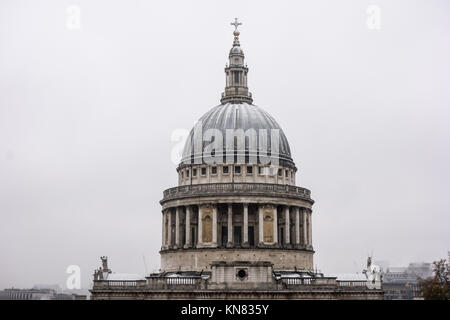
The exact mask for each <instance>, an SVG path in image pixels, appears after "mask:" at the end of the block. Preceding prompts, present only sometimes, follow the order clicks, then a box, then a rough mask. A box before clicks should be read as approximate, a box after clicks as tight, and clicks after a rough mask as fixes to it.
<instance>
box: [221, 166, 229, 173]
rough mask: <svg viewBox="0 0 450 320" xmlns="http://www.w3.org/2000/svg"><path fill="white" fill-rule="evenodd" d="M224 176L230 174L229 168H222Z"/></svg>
mask: <svg viewBox="0 0 450 320" xmlns="http://www.w3.org/2000/svg"><path fill="white" fill-rule="evenodd" d="M222 171H223V173H224V174H228V166H225V167H223V168H222Z"/></svg>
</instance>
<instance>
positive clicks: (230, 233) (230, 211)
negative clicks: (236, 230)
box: [227, 203, 233, 248]
mask: <svg viewBox="0 0 450 320" xmlns="http://www.w3.org/2000/svg"><path fill="white" fill-rule="evenodd" d="M227 231H228V241H227V247H229V248H231V247H232V246H233V205H232V204H231V203H229V204H228V226H227Z"/></svg>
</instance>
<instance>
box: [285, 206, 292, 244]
mask: <svg viewBox="0 0 450 320" xmlns="http://www.w3.org/2000/svg"><path fill="white" fill-rule="evenodd" d="M284 229H285V230H284V242H285V243H286V244H289V243H290V242H291V222H290V220H289V206H285V207H284Z"/></svg>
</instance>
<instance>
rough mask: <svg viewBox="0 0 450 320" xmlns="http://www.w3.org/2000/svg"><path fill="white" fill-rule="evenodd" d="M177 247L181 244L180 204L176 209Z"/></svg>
mask: <svg viewBox="0 0 450 320" xmlns="http://www.w3.org/2000/svg"><path fill="white" fill-rule="evenodd" d="M175 210H176V211H175V247H176V248H179V247H180V246H181V241H180V211H181V207H180V206H178V207H176V209H175Z"/></svg>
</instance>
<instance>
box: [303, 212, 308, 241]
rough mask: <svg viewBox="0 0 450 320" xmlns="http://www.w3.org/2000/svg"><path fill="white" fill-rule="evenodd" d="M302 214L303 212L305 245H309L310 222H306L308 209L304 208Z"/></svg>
mask: <svg viewBox="0 0 450 320" xmlns="http://www.w3.org/2000/svg"><path fill="white" fill-rule="evenodd" d="M302 214H303V245H304V246H307V245H308V238H307V235H308V232H307V227H308V224H307V223H306V219H307V218H306V209H305V208H303V210H302Z"/></svg>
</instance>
